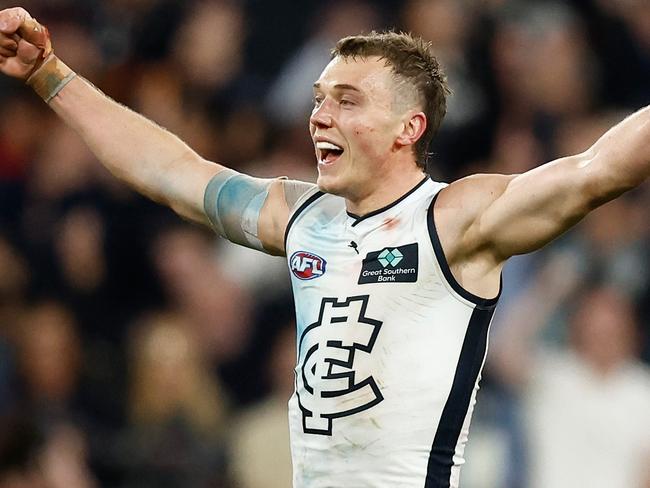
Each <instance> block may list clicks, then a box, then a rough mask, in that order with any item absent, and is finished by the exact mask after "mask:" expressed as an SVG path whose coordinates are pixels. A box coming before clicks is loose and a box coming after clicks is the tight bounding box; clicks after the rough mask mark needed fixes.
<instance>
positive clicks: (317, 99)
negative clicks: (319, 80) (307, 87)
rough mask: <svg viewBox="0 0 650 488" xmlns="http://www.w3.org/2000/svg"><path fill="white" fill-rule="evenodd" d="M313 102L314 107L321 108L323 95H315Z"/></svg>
mask: <svg viewBox="0 0 650 488" xmlns="http://www.w3.org/2000/svg"><path fill="white" fill-rule="evenodd" d="M313 101H314V107H318V106H320V104H321V103H323V97H322V95H314V98H313Z"/></svg>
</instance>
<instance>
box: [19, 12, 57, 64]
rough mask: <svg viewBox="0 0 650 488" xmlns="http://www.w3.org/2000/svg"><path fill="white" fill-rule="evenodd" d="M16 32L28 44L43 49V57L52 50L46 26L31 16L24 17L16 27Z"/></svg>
mask: <svg viewBox="0 0 650 488" xmlns="http://www.w3.org/2000/svg"><path fill="white" fill-rule="evenodd" d="M28 15H29V14H28ZM18 34H19V35H20V37H22V38H23V39H24V40H26V41H27V42H29V43H30V44H33V45H34V46H36V47H38V48H39V49H43V58H46V57H47V56H48V55H49V54H50V53H51V52H52V43H51V41H50V33H49V31H48V30H47V27H45V26H44V25H41V24H39V23H38V22H37V21H36V19H33V18H32V17H28V18H26V19H25V20H24V21H23V23H22V24H21V26H20V27H19V28H18Z"/></svg>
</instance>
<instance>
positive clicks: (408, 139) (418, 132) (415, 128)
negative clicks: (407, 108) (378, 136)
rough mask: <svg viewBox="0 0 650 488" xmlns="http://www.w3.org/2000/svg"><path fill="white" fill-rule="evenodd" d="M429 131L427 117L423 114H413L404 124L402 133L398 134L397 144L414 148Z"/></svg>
mask: <svg viewBox="0 0 650 488" xmlns="http://www.w3.org/2000/svg"><path fill="white" fill-rule="evenodd" d="M425 130H427V116H426V115H424V113H423V112H413V113H411V114H410V115H409V116H408V118H407V119H405V120H404V121H403V123H402V131H401V133H400V134H398V136H397V139H396V140H395V144H397V145H398V146H412V145H413V144H415V143H416V142H417V141H418V140H419V139H420V137H422V135H423V134H424V131H425Z"/></svg>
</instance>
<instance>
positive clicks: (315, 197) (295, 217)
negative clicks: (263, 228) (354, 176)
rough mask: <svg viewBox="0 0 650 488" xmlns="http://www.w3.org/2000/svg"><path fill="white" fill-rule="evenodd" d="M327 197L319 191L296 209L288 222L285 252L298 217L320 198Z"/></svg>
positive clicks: (285, 232) (285, 234)
mask: <svg viewBox="0 0 650 488" xmlns="http://www.w3.org/2000/svg"><path fill="white" fill-rule="evenodd" d="M323 195H325V193H323V192H322V191H317V192H316V193H314V194H313V195H312V196H310V197H309V198H308V199H307V200H305V201H304V202H302V204H301V205H300V207H298V208H297V209H296V211H295V212H294V213H293V215H291V218H290V219H289V222H287V228H286V229H285V230H284V252H285V253H286V252H287V239H288V238H289V229H291V226H292V225H293V223H294V222H295V221H296V219H297V218H298V216H299V215H300V214H301V213H302V212H303V211H304V210H305V209H306V208H307V207H309V206H310V205H311V204H312V203H314V202H315V201H316V200H318V199H319V198H320V197H322V196H323Z"/></svg>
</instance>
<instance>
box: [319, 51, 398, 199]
mask: <svg viewBox="0 0 650 488" xmlns="http://www.w3.org/2000/svg"><path fill="white" fill-rule="evenodd" d="M395 92H396V81H395V78H394V76H393V74H392V72H391V68H390V67H388V66H386V64H385V62H384V61H383V60H380V59H379V58H377V57H371V58H367V59H362V58H358V59H352V58H349V59H344V58H340V57H337V58H334V59H333V60H332V61H331V62H330V63H329V64H328V65H327V67H326V68H325V70H324V71H323V73H322V74H321V76H320V78H319V79H318V81H316V83H314V109H313V111H312V114H311V117H310V119H309V128H310V132H311V137H312V140H313V141H314V147H315V150H316V158H317V160H318V182H317V183H318V186H319V188H320V189H321V190H323V191H326V192H328V193H333V194H335V195H340V196H343V197H345V198H348V199H352V200H354V199H361V198H364V197H365V196H367V195H368V194H370V193H372V192H373V191H374V190H375V189H376V187H377V185H378V184H380V183H381V181H383V180H386V179H385V178H382V177H381V176H382V175H386V174H387V172H389V171H391V167H392V168H393V170H394V165H391V163H393V161H394V159H395V156H396V140H397V139H398V138H399V136H400V134H401V133H402V132H403V130H404V116H405V114H404V113H400V112H399V111H398V110H396V109H395V98H396V94H395ZM386 181H387V180H386Z"/></svg>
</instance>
